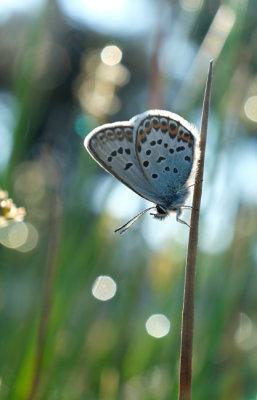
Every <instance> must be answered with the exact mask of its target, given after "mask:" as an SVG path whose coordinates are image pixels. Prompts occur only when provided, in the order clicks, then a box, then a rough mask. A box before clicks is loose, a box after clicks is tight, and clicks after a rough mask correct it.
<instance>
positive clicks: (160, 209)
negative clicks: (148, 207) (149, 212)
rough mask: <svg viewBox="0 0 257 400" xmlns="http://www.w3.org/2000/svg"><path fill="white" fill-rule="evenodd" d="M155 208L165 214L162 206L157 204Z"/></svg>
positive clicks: (165, 211)
mask: <svg viewBox="0 0 257 400" xmlns="http://www.w3.org/2000/svg"><path fill="white" fill-rule="evenodd" d="M156 210H157V211H158V213H159V214H163V215H165V214H167V210H165V209H164V208H163V207H162V206H159V205H157V206H156Z"/></svg>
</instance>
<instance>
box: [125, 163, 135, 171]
mask: <svg viewBox="0 0 257 400" xmlns="http://www.w3.org/2000/svg"><path fill="white" fill-rule="evenodd" d="M132 165H133V163H127V164H126V165H125V167H124V171H127V170H128V169H129V168H131V167H132Z"/></svg>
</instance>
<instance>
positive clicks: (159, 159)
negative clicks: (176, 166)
mask: <svg viewBox="0 0 257 400" xmlns="http://www.w3.org/2000/svg"><path fill="white" fill-rule="evenodd" d="M164 160H166V157H162V156H160V157H159V158H158V160H157V161H156V162H157V163H160V162H162V161H164Z"/></svg>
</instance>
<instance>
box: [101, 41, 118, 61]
mask: <svg viewBox="0 0 257 400" xmlns="http://www.w3.org/2000/svg"><path fill="white" fill-rule="evenodd" d="M121 59H122V51H121V49H120V48H119V47H118V46H114V45H111V46H106V47H104V48H103V50H102V51H101V60H102V62H103V63H104V64H106V65H111V66H112V65H116V64H119V63H120V62H121Z"/></svg>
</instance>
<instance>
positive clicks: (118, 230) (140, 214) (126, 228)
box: [114, 207, 156, 234]
mask: <svg viewBox="0 0 257 400" xmlns="http://www.w3.org/2000/svg"><path fill="white" fill-rule="evenodd" d="M153 208H156V207H149V208H146V209H145V210H143V211H141V212H140V213H139V214H137V215H136V216H135V217H133V218H131V219H130V220H129V221H128V222H127V223H126V224H124V225H122V226H120V227H119V228H118V229H115V231H114V232H120V234H122V233H124V232H126V231H127V230H128V229H129V228H130V227H131V225H133V224H134V222H136V221H137V220H138V218H140V217H142V215H144V214H145V213H146V212H147V211H150V210H152V209H153Z"/></svg>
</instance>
